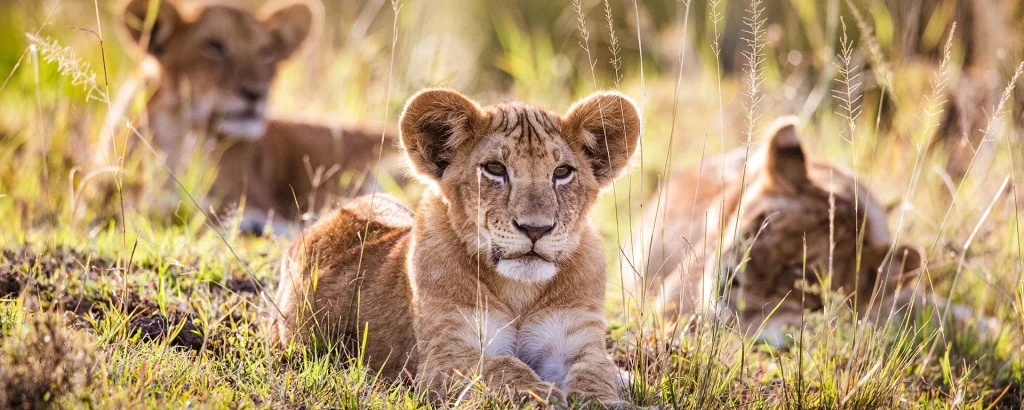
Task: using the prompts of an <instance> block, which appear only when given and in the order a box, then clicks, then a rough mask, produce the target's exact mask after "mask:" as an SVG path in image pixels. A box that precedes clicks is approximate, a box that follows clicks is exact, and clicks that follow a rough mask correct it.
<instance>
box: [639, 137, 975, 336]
mask: <svg viewBox="0 0 1024 410" xmlns="http://www.w3.org/2000/svg"><path fill="white" fill-rule="evenodd" d="M795 121H796V120H795V119H790V118H785V119H781V120H779V121H777V122H776V123H775V124H774V125H773V126H772V127H771V128H770V129H769V131H768V133H767V139H766V140H765V141H766V142H765V143H764V146H763V147H762V148H761V149H760V150H758V151H756V152H751V153H750V160H749V162H748V164H747V167H746V181H745V183H743V181H741V180H742V178H743V177H742V173H743V172H744V160H745V154H746V152H745V150H744V149H743V148H740V149H737V150H734V151H731V152H729V153H726V154H725V155H724V157H723V158H721V159H719V158H718V157H714V158H713V159H712V160H710V161H708V162H706V163H704V164H703V166H699V167H691V168H688V169H685V170H683V171H681V172H678V173H676V174H674V175H672V176H671V177H670V178H669V179H668V182H667V184H666V186H665V187H664V188H663V190H664V192H665V193H663V194H662V195H665V196H664V197H662V199H661V204H660V205H657V204H656V203H655V202H654V201H657V198H655V199H653V200H652V202H651V203H650V205H649V206H648V208H647V209H648V211H647V214H646V215H645V225H644V227H645V229H644V231H643V232H645V234H644V235H645V236H644V237H643V238H637V239H636V241H641V240H642V241H645V243H644V245H643V248H642V250H641V247H640V245H639V243H637V245H636V247H635V248H634V251H633V255H627V256H628V257H632V258H633V259H632V261H628V262H624V263H623V269H622V272H621V273H622V277H623V278H624V281H625V282H626V284H627V285H628V286H630V287H631V292H632V293H633V294H634V295H635V296H637V297H639V296H640V295H641V291H642V290H643V289H642V288H641V287H640V284H641V283H644V282H641V281H640V280H639V277H640V274H638V272H645V273H646V275H647V280H646V282H645V283H646V284H647V286H648V287H647V289H646V290H647V292H646V293H644V294H649V295H654V297H656V311H658V312H664V313H665V315H666V316H667V317H668V320H669V321H672V320H675V317H676V316H677V315H678V314H680V313H693V312H697V311H700V310H701V309H710V310H711V311H714V312H717V313H718V314H719V315H720V316H721V317H732V316H736V317H737V318H738V320H739V322H740V325H741V328H742V329H743V330H744V331H746V332H748V334H751V335H753V331H754V330H756V329H757V328H758V327H759V326H761V324H762V323H763V324H764V328H763V330H762V331H761V333H760V334H759V335H757V336H758V338H759V339H760V340H762V341H765V342H767V343H769V344H773V345H784V344H786V340H785V334H784V329H785V328H786V327H787V326H792V325H799V324H800V323H801V318H802V315H801V312H802V310H803V309H808V310H812V311H814V310H821V309H822V308H824V301H823V297H822V295H821V294H820V291H812V290H810V289H811V287H813V286H815V285H817V286H822V285H823V283H824V281H825V280H826V277H827V276H828V272H829V271H830V270H831V272H832V277H831V284H830V286H827V284H826V287H830V288H831V290H834V291H840V292H842V293H843V294H844V295H849V296H851V302H852V304H855V306H856V307H857V308H858V310H859V312H860V314H861V315H862V316H865V317H869V318H872V319H874V320H880V321H885V320H887V319H888V318H889V317H890V315H891V314H897V313H905V312H906V310H907V305H908V304H909V303H910V302H911V301H913V302H914V303H913V305H914V306H915V307H917V308H924V307H925V305H926V303H930V302H932V300H931V299H932V298H931V297H926V295H927V292H925V290H924V289H923V288H922V289H914V288H915V287H914V286H909V285H907V286H904V284H908V282H909V281H910V280H912V279H913V278H915V277H916V276H917V275H918V274H919V273H920V272H921V271H922V269H923V267H924V260H923V255H922V252H921V251H920V250H919V248H917V247H915V246H912V245H907V244H901V243H897V244H893V243H892V242H891V241H892V239H891V237H890V234H889V229H888V227H887V223H886V212H885V209H884V208H882V206H880V205H879V203H878V201H877V200H876V199H875V198H874V196H873V195H871V193H870V192H869V191H868V190H867V189H866V188H865V187H864V186H863V185H860V184H858V183H856V182H855V180H854V177H853V175H852V174H851V172H850V171H848V170H845V169H842V168H840V167H839V166H837V165H835V164H833V163H831V162H828V161H826V160H823V159H816V158H813V157H809V156H808V155H806V154H805V151H804V149H803V147H802V146H801V143H800V137H799V135H798V133H797V129H796V123H795ZM695 194H696V196H695ZM855 194H856V198H855ZM833 204H834V205H833ZM659 207H660V209H659ZM741 207H742V209H740V208H741ZM740 211H742V213H741V214H740V215H738V213H739V212H740ZM737 217H738V218H739V221H738V224H739V226H738V229H737ZM652 226H653V230H652V228H651V227H652ZM651 232H653V239H652V234H651ZM830 244H834V248H833V249H830ZM718 246H721V251H720V255H721V257H720V258H719V257H718V255H719V253H718V252H717V251H716V247H718ZM805 257H806V258H805ZM858 267H859V268H858ZM915 290H917V292H915ZM804 291H808V293H806V294H803V295H802V294H801V293H802V292H804ZM869 307H871V310H870V311H867V309H868V308H869ZM954 313H955V314H956V315H957V316H958V317H963V316H967V315H969V314H970V313H969V310H964V308H960V307H956V308H955V310H954Z"/></svg>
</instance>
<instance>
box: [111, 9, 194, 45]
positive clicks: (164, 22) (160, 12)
mask: <svg viewBox="0 0 1024 410" xmlns="http://www.w3.org/2000/svg"><path fill="white" fill-rule="evenodd" d="M121 23H122V24H124V27H125V28H126V29H127V30H128V34H130V35H131V37H132V40H134V41H135V43H136V44H138V45H139V46H140V47H142V48H143V49H144V50H145V51H146V52H147V53H149V54H152V55H154V56H159V55H160V54H161V53H162V52H163V50H164V49H165V46H166V45H167V42H168V41H169V40H170V39H171V37H172V36H173V35H174V32H175V30H178V29H180V28H181V25H182V20H181V14H180V13H178V9H177V8H176V7H174V5H173V4H171V3H170V2H169V1H167V0H131V1H129V2H128V3H127V4H125V6H124V12H123V13H122V14H121Z"/></svg>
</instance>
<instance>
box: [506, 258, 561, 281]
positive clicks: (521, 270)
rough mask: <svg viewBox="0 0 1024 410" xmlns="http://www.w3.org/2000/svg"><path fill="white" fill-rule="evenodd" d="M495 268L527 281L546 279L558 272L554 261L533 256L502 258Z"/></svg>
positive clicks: (514, 277) (513, 278)
mask: <svg viewBox="0 0 1024 410" xmlns="http://www.w3.org/2000/svg"><path fill="white" fill-rule="evenodd" d="M495 268H496V269H497V271H498V274H500V275H501V276H504V277H506V278H509V279H512V280H518V281H522V282H527V283H533V282H542V281H546V280H548V279H551V278H553V277H555V273H558V267H557V266H555V264H554V263H553V262H548V261H546V260H543V259H540V258H531V257H524V258H518V259H502V260H500V261H498V265H497V266H496V267H495Z"/></svg>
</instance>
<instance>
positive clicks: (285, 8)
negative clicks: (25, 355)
mask: <svg viewBox="0 0 1024 410" xmlns="http://www.w3.org/2000/svg"><path fill="white" fill-rule="evenodd" d="M259 15H260V21H262V22H263V24H265V25H266V26H267V28H268V29H270V32H271V33H273V35H274V48H275V49H276V52H277V56H278V58H279V59H282V60H283V59H286V58H288V57H289V56H291V55H292V54H293V53H295V51H296V50H298V49H299V47H300V46H302V42H303V41H305V40H306V37H309V33H311V32H312V31H313V30H314V29H315V28H316V27H318V26H319V22H320V21H321V20H322V19H323V6H322V5H321V4H320V3H315V2H313V1H301V0H300V1H294V0H290V1H273V2H270V3H268V4H266V5H265V6H263V8H262V9H261V10H260V13H259Z"/></svg>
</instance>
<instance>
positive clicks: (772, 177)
mask: <svg viewBox="0 0 1024 410" xmlns="http://www.w3.org/2000/svg"><path fill="white" fill-rule="evenodd" d="M767 134H768V141H767V146H766V147H765V153H764V159H765V161H764V177H765V178H766V179H767V181H768V183H769V184H770V186H771V187H773V188H776V189H779V190H783V191H795V190H799V189H800V187H802V186H804V185H806V184H807V183H809V181H810V180H809V179H808V176H807V157H806V156H805V155H804V148H803V146H801V144H800V135H799V133H798V132H797V120H796V118H793V117H784V118H780V119H779V120H776V121H775V123H774V124H773V125H772V126H771V127H769V129H768V133H767Z"/></svg>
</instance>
